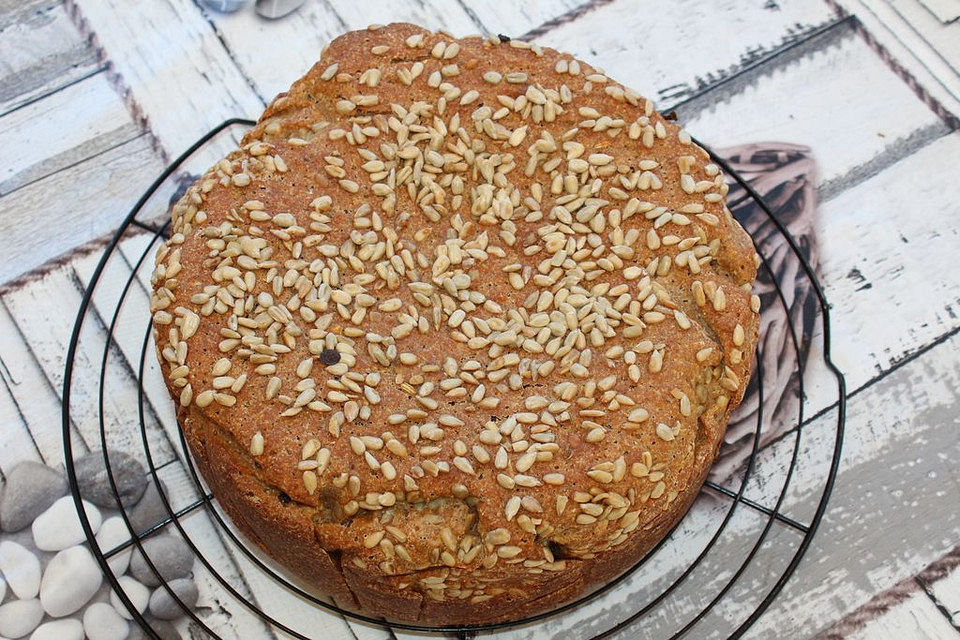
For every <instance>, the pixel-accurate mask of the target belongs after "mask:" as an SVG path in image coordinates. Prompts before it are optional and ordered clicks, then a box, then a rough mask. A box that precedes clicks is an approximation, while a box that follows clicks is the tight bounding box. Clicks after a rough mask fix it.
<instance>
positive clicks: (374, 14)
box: [206, 0, 480, 101]
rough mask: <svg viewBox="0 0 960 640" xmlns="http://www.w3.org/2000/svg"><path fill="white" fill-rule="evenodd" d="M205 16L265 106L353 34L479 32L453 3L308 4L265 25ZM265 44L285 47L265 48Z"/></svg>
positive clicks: (251, 18)
mask: <svg viewBox="0 0 960 640" xmlns="http://www.w3.org/2000/svg"><path fill="white" fill-rule="evenodd" d="M206 16H207V18H208V19H210V20H211V22H212V23H213V25H214V27H215V28H216V30H217V33H218V34H219V35H220V37H221V38H222V39H223V42H224V45H225V46H226V47H227V49H228V50H229V52H230V55H231V56H232V57H233V58H234V59H235V60H236V61H237V64H238V65H239V66H240V68H241V69H242V70H243V73H244V74H245V75H246V76H247V77H248V78H250V81H251V82H252V83H253V85H254V86H255V87H256V89H257V92H258V93H259V95H260V96H261V97H262V98H263V99H264V100H266V101H269V100H271V99H272V98H273V97H274V96H276V95H277V94H278V93H280V92H281V91H286V90H287V88H289V86H290V85H291V84H292V83H293V81H294V80H296V79H297V78H299V77H300V76H302V75H303V74H304V73H306V72H307V70H308V69H309V68H310V67H312V66H313V65H314V63H316V62H317V60H319V59H320V52H321V50H322V49H323V47H324V46H326V45H327V44H328V43H329V42H330V41H331V40H333V39H334V38H336V37H337V36H338V35H340V34H342V33H344V32H345V31H349V30H351V29H363V28H366V27H367V26H369V25H371V24H377V23H388V22H413V23H416V24H420V25H423V26H424V27H427V28H429V29H445V30H448V31H450V32H452V33H454V34H456V35H466V34H469V33H477V32H479V31H480V28H479V27H478V25H477V24H476V23H475V22H474V21H473V20H472V19H471V18H470V16H469V15H467V13H466V12H465V11H464V9H463V7H461V6H460V5H459V4H457V3H456V2H449V1H448V2H437V1H434V2H415V1H412V0H407V1H404V2H391V3H385V2H380V1H378V0H363V1H361V2H341V3H325V2H308V3H306V4H304V6H302V7H301V8H300V9H299V10H297V11H296V12H295V13H293V14H291V15H290V16H289V17H288V18H285V19H284V20H278V21H276V22H270V21H266V20H263V19H262V18H260V17H258V16H257V15H256V14H255V13H253V12H252V11H237V12H235V13H228V14H223V13H216V12H207V13H206ZM265 42H278V43H283V45H282V46H263V43H265Z"/></svg>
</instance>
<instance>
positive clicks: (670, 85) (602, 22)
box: [537, 0, 834, 108]
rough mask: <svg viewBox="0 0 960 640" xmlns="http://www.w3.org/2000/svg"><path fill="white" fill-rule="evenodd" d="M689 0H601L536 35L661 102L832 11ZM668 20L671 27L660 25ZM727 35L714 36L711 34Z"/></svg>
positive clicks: (805, 3)
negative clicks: (640, 2) (649, 6)
mask: <svg viewBox="0 0 960 640" xmlns="http://www.w3.org/2000/svg"><path fill="white" fill-rule="evenodd" d="M768 5H769V3H767V4H766V5H765V4H764V3H762V2H752V1H750V0H723V1H722V2H710V3H703V2H697V1H696V0H683V1H679V2H669V3H668V2H663V3H659V4H658V5H657V10H655V11H640V10H637V5H636V4H634V3H633V2H630V1H629V0H620V1H617V2H612V3H610V4H606V5H603V6H600V7H599V8H597V9H595V10H593V11H590V12H588V13H586V14H584V15H583V16H582V17H580V18H579V19H577V20H575V21H573V22H571V23H568V24H564V25H562V26H560V27H559V28H557V29H554V30H552V31H550V32H548V33H546V34H545V35H543V36H542V37H539V38H537V42H538V43H539V44H541V45H544V46H550V47H554V48H556V49H559V50H561V51H569V52H571V53H573V54H574V55H576V56H577V57H579V58H581V59H583V60H586V61H587V62H589V63H591V64H593V65H597V66H599V67H601V68H603V69H604V70H605V71H606V72H607V73H609V74H610V75H611V76H612V77H613V78H615V79H616V80H618V81H620V82H622V83H624V84H626V85H627V86H629V87H632V88H633V89H635V90H637V91H638V92H640V93H641V94H642V95H645V96H646V97H648V98H650V99H653V100H655V101H656V102H657V105H658V107H660V108H667V107H669V105H670V104H672V103H674V102H677V101H679V100H682V99H683V98H684V97H687V96H689V95H691V94H692V93H693V92H694V91H697V90H699V89H702V88H704V87H706V86H709V85H710V84H712V83H715V82H716V81H718V80H720V79H721V78H723V77H725V76H726V75H729V74H731V73H734V72H735V71H736V70H737V69H739V68H740V67H742V66H743V65H745V64H749V62H750V61H751V60H754V59H756V58H757V57H759V56H762V55H763V54H765V53H768V52H770V51H772V50H775V49H777V48H778V47H781V46H783V45H784V44H785V43H788V42H790V41H791V40H792V39H794V38H796V37H798V36H800V35H801V34H803V33H805V32H807V31H810V30H811V29H813V28H815V27H816V26H818V25H822V24H825V23H827V22H829V21H831V20H833V19H834V16H833V13H832V12H831V11H830V9H829V8H828V7H827V5H826V4H825V3H824V2H822V1H821V0H801V1H798V2H791V3H780V4H778V5H777V6H778V7H779V9H778V10H773V9H771V8H765V7H767V6H768ZM664 25H669V26H670V28H664ZM718 33H722V34H729V36H732V37H729V36H728V37H716V34H718Z"/></svg>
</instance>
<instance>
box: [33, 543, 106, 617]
mask: <svg viewBox="0 0 960 640" xmlns="http://www.w3.org/2000/svg"><path fill="white" fill-rule="evenodd" d="M102 581H103V574H102V573H101V572H100V565H98V564H97V561H96V560H94V559H93V556H92V555H91V554H90V552H89V551H88V550H87V548H86V547H71V548H69V549H65V550H63V551H61V552H60V553H58V554H57V555H55V556H54V557H53V560H51V561H50V564H48V565H47V568H46V570H45V571H44V572H43V579H42V580H41V581H40V602H42V603H43V608H44V609H45V610H46V612H47V613H49V614H50V615H51V616H53V617H54V618H60V617H62V616H66V615H70V614H71V613H73V612H74V611H76V610H78V609H79V608H80V607H82V606H83V605H85V604H87V602H88V601H89V600H90V598H92V597H93V594H95V593H96V592H97V589H99V588H100V583H101V582H102Z"/></svg>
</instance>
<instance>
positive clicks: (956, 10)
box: [920, 0, 960, 23]
mask: <svg viewBox="0 0 960 640" xmlns="http://www.w3.org/2000/svg"><path fill="white" fill-rule="evenodd" d="M920 2H921V4H923V7H924V8H925V9H926V10H927V11H929V12H930V13H932V14H933V15H935V16H936V17H937V19H938V20H940V22H944V23H950V22H954V21H956V20H957V19H958V18H960V0H920Z"/></svg>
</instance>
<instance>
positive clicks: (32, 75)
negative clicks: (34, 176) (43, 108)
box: [0, 0, 101, 115]
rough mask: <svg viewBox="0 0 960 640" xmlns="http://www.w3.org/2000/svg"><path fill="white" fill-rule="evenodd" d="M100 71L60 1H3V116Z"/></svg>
mask: <svg viewBox="0 0 960 640" xmlns="http://www.w3.org/2000/svg"><path fill="white" fill-rule="evenodd" d="M100 69H101V66H100V64H99V63H98V62H97V59H96V54H95V52H94V51H93V49H92V48H91V47H89V46H87V44H86V43H85V42H84V41H83V39H82V38H81V37H80V34H79V33H78V32H77V30H76V29H75V28H74V26H73V24H71V22H70V19H69V17H68V16H67V12H66V11H65V10H64V8H63V5H62V4H61V3H60V2H57V0H2V1H0V115H3V114H6V113H7V112H9V111H11V110H12V109H16V108H17V107H20V106H22V105H24V104H27V103H29V102H32V101H34V100H37V99H39V98H42V97H43V96H45V95H48V94H50V93H53V92H54V91H56V90H58V89H60V88H62V87H66V86H69V85H70V84H72V83H74V82H77V81H79V80H81V79H83V78H85V77H88V76H90V75H92V74H94V73H96V72H97V71H99V70H100Z"/></svg>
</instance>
